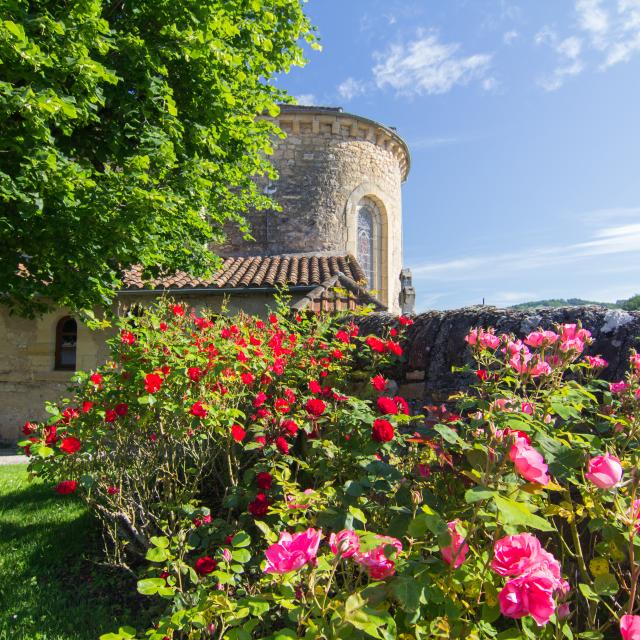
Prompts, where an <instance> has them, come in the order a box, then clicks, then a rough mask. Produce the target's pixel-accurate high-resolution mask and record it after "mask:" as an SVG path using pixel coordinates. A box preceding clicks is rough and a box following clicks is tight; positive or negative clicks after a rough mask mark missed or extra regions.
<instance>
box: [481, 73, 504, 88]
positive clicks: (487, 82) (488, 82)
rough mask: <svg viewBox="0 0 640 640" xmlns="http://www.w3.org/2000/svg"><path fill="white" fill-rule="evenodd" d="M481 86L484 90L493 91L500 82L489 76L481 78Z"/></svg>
mask: <svg viewBox="0 0 640 640" xmlns="http://www.w3.org/2000/svg"><path fill="white" fill-rule="evenodd" d="M481 86H482V88H483V89H484V90H485V91H495V90H496V89H497V88H498V87H499V86H500V83H499V82H498V81H497V80H496V79H495V78H494V77H493V76H489V77H488V78H484V79H483V80H482V83H481Z"/></svg>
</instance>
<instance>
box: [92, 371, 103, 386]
mask: <svg viewBox="0 0 640 640" xmlns="http://www.w3.org/2000/svg"><path fill="white" fill-rule="evenodd" d="M89 380H91V382H93V384H95V385H96V387H99V386H100V385H101V384H102V376H101V375H100V374H99V373H93V374H91V376H90V377H89Z"/></svg>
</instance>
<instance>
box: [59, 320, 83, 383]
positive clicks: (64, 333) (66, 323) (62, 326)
mask: <svg viewBox="0 0 640 640" xmlns="http://www.w3.org/2000/svg"><path fill="white" fill-rule="evenodd" d="M77 346H78V323H77V322H76V321H75V320H74V319H73V318H72V317H71V316H66V317H64V318H61V319H60V320H59V321H58V324H57V326H56V363H55V368H56V370H58V371H75V368H76V349H77Z"/></svg>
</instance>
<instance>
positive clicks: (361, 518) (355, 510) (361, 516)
mask: <svg viewBox="0 0 640 640" xmlns="http://www.w3.org/2000/svg"><path fill="white" fill-rule="evenodd" d="M349 513H350V514H351V515H352V516H353V517H354V518H355V519H356V520H358V521H360V522H362V524H363V525H365V524H367V517H366V516H365V515H364V513H363V512H362V510H360V509H358V508H357V507H354V506H353V505H349Z"/></svg>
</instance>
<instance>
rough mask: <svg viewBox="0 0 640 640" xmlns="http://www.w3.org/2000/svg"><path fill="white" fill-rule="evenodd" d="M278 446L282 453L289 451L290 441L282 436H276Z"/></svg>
mask: <svg viewBox="0 0 640 640" xmlns="http://www.w3.org/2000/svg"><path fill="white" fill-rule="evenodd" d="M276 447H278V451H280V453H289V443H288V442H287V441H286V439H285V438H283V437H282V436H280V437H279V438H276Z"/></svg>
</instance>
